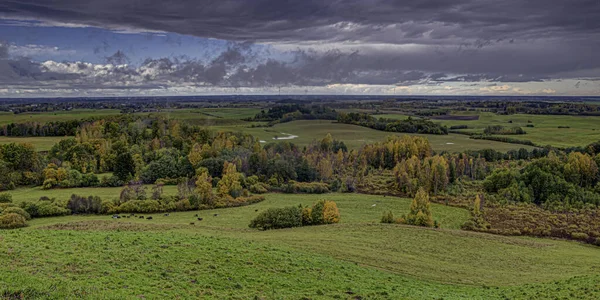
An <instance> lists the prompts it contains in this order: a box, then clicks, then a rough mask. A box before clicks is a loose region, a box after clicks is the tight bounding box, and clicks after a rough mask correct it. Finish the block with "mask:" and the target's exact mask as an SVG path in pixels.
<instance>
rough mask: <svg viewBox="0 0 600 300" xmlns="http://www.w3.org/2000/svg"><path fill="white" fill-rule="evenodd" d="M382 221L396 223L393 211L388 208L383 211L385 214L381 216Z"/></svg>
mask: <svg viewBox="0 0 600 300" xmlns="http://www.w3.org/2000/svg"><path fill="white" fill-rule="evenodd" d="M381 223H387V224H393V223H396V219H394V214H393V213H392V211H389V210H388V211H386V212H384V213H383V216H381Z"/></svg>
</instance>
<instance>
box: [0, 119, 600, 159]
mask: <svg viewBox="0 0 600 300" xmlns="http://www.w3.org/2000/svg"><path fill="white" fill-rule="evenodd" d="M258 112H260V109H258V108H203V109H173V110H164V111H161V112H158V113H137V114H140V115H161V116H164V117H167V118H173V119H176V120H180V121H183V122H187V123H189V124H193V125H200V126H205V127H207V128H210V129H214V130H227V131H242V132H246V133H249V134H252V135H254V136H256V137H258V138H259V139H261V140H264V141H265V142H271V141H274V139H273V138H274V137H275V136H278V137H285V136H286V135H285V134H291V135H296V136H298V137H297V138H294V139H292V140H290V141H291V142H293V143H295V144H298V145H300V146H306V145H308V144H309V143H310V142H312V141H313V140H314V139H321V138H323V137H324V136H325V135H327V133H331V134H332V136H333V137H334V138H336V139H339V140H343V141H344V142H345V143H346V145H348V147H350V148H352V149H357V148H360V147H361V146H362V145H364V144H367V143H374V142H378V141H382V140H385V139H386V138H387V137H388V136H390V135H392V134H393V133H390V132H383V131H377V130H374V129H370V128H366V127H361V126H355V125H349V124H339V123H336V122H333V121H327V120H303V121H294V122H289V123H283V124H278V125H275V126H273V127H267V128H266V127H255V128H251V127H250V125H251V124H261V123H260V122H246V121H242V120H241V119H243V118H248V117H252V116H254V115H255V114H256V113H258ZM118 113H119V112H118V111H117V110H73V111H70V112H62V111H61V112H52V113H33V114H19V115H10V116H11V117H7V118H0V120H2V121H0V125H2V124H3V122H4V123H10V122H24V121H26V120H31V119H32V118H35V120H36V121H39V122H45V121H56V120H70V119H80V118H85V117H90V116H99V115H100V116H101V115H112V114H118ZM5 115H6V116H8V114H5ZM1 116H4V115H1ZM377 117H386V118H399V119H403V118H406V116H405V115H394V114H387V115H377ZM444 122H449V125H454V123H452V122H457V124H458V123H460V122H461V121H444ZM462 122H463V123H464V122H473V121H462ZM474 122H478V123H467V124H471V125H475V124H477V125H476V126H477V128H476V129H474V130H483V128H484V127H485V126H487V125H488V124H495V122H498V120H496V119H494V120H492V121H485V122H484V121H481V120H480V121H474ZM450 123H452V124H450ZM461 124H462V123H461ZM471 125H470V126H471ZM587 125H589V124H587ZM587 125H586V126H587ZM582 126H583V125H582ZM530 129H535V130H537V128H527V131H528V132H530V131H531V134H532V136H533V134H534V132H533V131H534V130H533V131H532V130H530ZM557 130H562V131H565V133H566V132H568V131H569V130H572V129H557ZM573 130H575V129H573ZM576 130H578V129H576ZM593 134H594V135H592V136H590V137H589V138H588V139H584V140H586V141H587V140H593V139H594V138H595V134H596V131H593ZM598 134H600V131H598ZM417 135H418V134H417ZM422 136H424V137H426V138H428V139H429V141H430V142H431V144H432V146H433V149H434V150H436V151H450V152H454V151H464V150H481V149H490V148H491V149H496V150H498V151H508V150H512V149H519V148H521V147H523V148H527V149H532V147H528V146H522V145H515V144H508V143H500V142H495V141H486V140H473V139H469V138H468V137H466V136H463V135H456V134H450V135H443V136H442V135H422ZM523 137H524V138H529V137H530V134H527V135H525V136H523ZM62 138H63V137H27V138H10V137H0V144H3V143H10V142H29V143H32V144H34V146H36V149H38V150H40V151H45V150H49V149H50V148H51V147H52V145H54V144H55V143H56V142H58V141H59V140H60V139H62Z"/></svg>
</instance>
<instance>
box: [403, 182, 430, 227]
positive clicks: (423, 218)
mask: <svg viewBox="0 0 600 300" xmlns="http://www.w3.org/2000/svg"><path fill="white" fill-rule="evenodd" d="M406 224H408V225H415V226H424V227H433V218H432V217H431V204H430V202H429V195H428V194H427V192H426V191H425V189H423V188H420V189H419V191H418V192H417V194H416V195H415V198H414V199H413V201H412V203H411V204H410V212H409V213H408V215H406Z"/></svg>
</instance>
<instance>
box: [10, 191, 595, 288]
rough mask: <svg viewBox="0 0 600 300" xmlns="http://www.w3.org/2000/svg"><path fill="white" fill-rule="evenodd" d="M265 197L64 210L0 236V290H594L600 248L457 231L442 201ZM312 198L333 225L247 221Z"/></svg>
mask: <svg viewBox="0 0 600 300" xmlns="http://www.w3.org/2000/svg"><path fill="white" fill-rule="evenodd" d="M65 194H70V193H65ZM266 198H267V199H266V200H265V201H263V202H261V203H258V204H255V205H251V206H247V207H238V208H229V209H218V210H208V211H198V212H194V211H190V212H178V213H172V214H171V215H170V216H168V217H165V216H163V215H162V214H161V215H154V219H153V220H145V219H144V220H143V219H137V218H135V219H134V218H132V219H119V220H113V219H110V217H109V216H89V217H85V216H69V217H57V218H45V219H35V220H33V221H31V222H30V223H31V226H30V227H27V228H24V229H19V230H10V231H0V241H1V242H0V261H2V262H3V264H1V265H0V278H2V280H0V291H2V292H3V293H4V295H12V294H20V293H23V294H24V295H26V296H28V298H78V299H80V298H89V299H98V298H106V299H123V298H141V297H143V298H147V299H157V298H207V299H248V298H254V297H256V298H257V299H301V298H303V297H305V298H308V299H332V298H333V299H336V298H337V299H359V298H360V299H440V298H444V299H459V298H460V299H467V298H468V299H506V298H510V299H514V298H517V299H529V298H548V297H550V296H553V297H554V296H556V297H559V298H580V299H584V298H587V299H594V298H597V297H599V296H600V285H599V284H598V279H600V276H599V275H598V268H600V251H598V248H594V247H591V246H586V245H582V244H579V243H575V242H567V241H555V240H546V239H533V238H521V237H502V236H494V235H487V234H479V233H471V232H463V231H459V230H456V229H455V228H457V227H458V226H459V224H460V223H462V222H464V220H465V219H466V218H467V217H468V212H467V211H465V210H462V209H459V208H452V207H446V206H442V205H433V207H432V210H433V214H434V217H435V218H438V219H440V220H441V222H442V226H443V229H438V230H435V229H425V228H416V227H411V226H402V225H392V224H379V223H378V220H379V217H380V216H381V213H382V212H383V211H385V210H387V209H392V210H393V211H394V212H395V213H398V214H399V213H402V212H406V210H407V209H408V205H409V203H410V200H409V199H402V198H395V197H381V196H367V195H357V194H326V195H283V194H268V195H266ZM318 199H331V200H335V201H336V202H337V203H338V207H339V209H340V213H341V216H342V217H341V218H342V222H341V223H340V224H336V225H327V226H314V227H302V228H293V229H284V230H273V231H264V232H263V231H256V230H252V229H249V228H248V227H247V224H248V223H249V221H250V219H252V218H253V217H254V216H255V215H256V214H258V213H259V212H260V211H262V210H264V209H266V208H269V207H282V206H288V205H297V204H298V203H303V204H309V203H312V202H314V201H316V200H318ZM373 204H376V205H375V206H372V205H373ZM195 214H199V215H200V216H201V217H203V218H204V220H203V221H197V220H196V217H195V216H194V215H195ZM214 214H217V216H214ZM190 222H195V225H190V224H189V223H190ZM2 292H0V295H2Z"/></svg>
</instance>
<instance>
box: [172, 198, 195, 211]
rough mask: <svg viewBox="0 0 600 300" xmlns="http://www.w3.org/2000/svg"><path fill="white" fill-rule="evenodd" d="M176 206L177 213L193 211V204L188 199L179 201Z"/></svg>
mask: <svg viewBox="0 0 600 300" xmlns="http://www.w3.org/2000/svg"><path fill="white" fill-rule="evenodd" d="M174 204H175V210H177V211H188V210H192V209H193V207H192V204H191V203H190V200H188V199H183V200H179V201H177V202H175V203H174Z"/></svg>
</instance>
